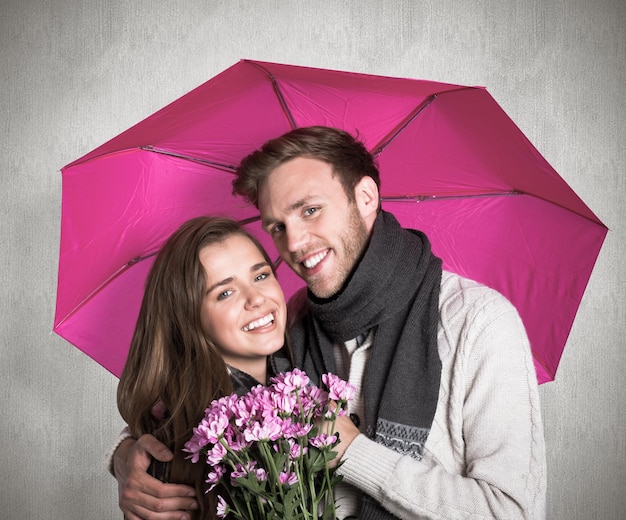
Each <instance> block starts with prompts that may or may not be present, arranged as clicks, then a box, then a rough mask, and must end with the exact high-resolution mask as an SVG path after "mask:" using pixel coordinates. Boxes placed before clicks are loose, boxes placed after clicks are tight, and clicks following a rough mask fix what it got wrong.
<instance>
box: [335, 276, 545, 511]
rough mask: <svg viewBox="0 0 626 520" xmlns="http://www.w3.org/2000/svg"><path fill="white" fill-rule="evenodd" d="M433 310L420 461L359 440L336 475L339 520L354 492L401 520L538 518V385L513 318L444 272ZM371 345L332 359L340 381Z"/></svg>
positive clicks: (479, 289) (355, 369) (541, 493)
mask: <svg viewBox="0 0 626 520" xmlns="http://www.w3.org/2000/svg"><path fill="white" fill-rule="evenodd" d="M439 306H440V321H439V330H438V346H439V354H440V356H441V362H442V372H441V389H440V393H439V400H438V404H437V410H436V412H435V417H434V422H433V425H432V429H431V432H430V435H429V437H428V440H427V442H426V446H425V453H424V457H423V459H422V460H421V461H419V460H416V459H414V458H412V457H410V456H407V455H405V456H403V455H401V454H398V453H396V452H394V451H392V450H391V449H389V448H386V447H384V446H382V445H380V444H376V443H375V442H373V441H371V440H369V439H368V438H367V437H366V436H365V435H363V434H362V435H359V436H358V437H357V438H356V439H355V440H354V441H353V442H352V444H351V445H350V446H349V448H348V450H347V451H346V453H345V455H344V457H343V465H342V466H341V467H340V469H339V472H340V473H341V474H342V475H343V477H344V482H345V483H347V484H349V485H351V486H354V487H351V486H349V485H348V486H344V489H343V490H342V492H340V493H339V495H343V494H344V493H346V492H347V496H345V497H344V498H343V499H340V501H339V505H341V504H342V503H343V507H340V508H339V510H338V513H339V516H344V515H349V514H354V510H353V508H354V507H355V501H354V498H356V497H355V496H354V495H355V493H358V492H357V490H356V489H355V487H356V488H358V489H359V490H361V491H363V492H365V493H367V494H368V495H370V496H371V497H373V498H375V499H376V500H377V501H379V502H380V503H381V504H382V505H383V506H384V507H385V508H387V509H388V510H389V511H391V512H392V513H393V514H394V515H396V516H398V517H399V518H403V519H419V518H438V519H479V518H480V519H483V518H497V519H514V518H524V519H531V518H532V519H540V518H545V499H546V462H545V444H544V436H543V426H542V420H541V410H540V404H539V396H538V388H537V377H536V373H535V370H534V366H533V360H532V356H531V353H530V348H529V344H528V339H527V336H526V332H525V330H524V327H523V325H522V323H521V320H520V318H519V315H518V313H517V311H516V310H515V308H514V307H513V306H512V305H511V304H510V303H509V302H508V300H506V299H505V298H504V297H503V296H501V295H500V294H499V293H497V292H496V291H493V290H492V289H489V288H487V287H485V286H483V285H480V284H478V283H476V282H473V281H471V280H468V279H465V278H461V277H459V276H457V275H455V274H452V273H448V272H445V271H444V273H443V278H442V284H441V294H440V302H439ZM371 339H372V338H371V336H370V337H369V338H368V341H366V344H364V345H363V347H361V349H365V350H364V351H363V352H365V355H354V354H353V355H352V358H351V359H352V361H351V364H350V367H347V366H346V353H345V352H343V353H340V354H338V356H337V357H338V358H339V359H338V361H339V365H338V366H339V367H340V371H345V372H344V374H345V375H344V377H347V374H350V375H351V376H353V377H354V375H355V374H357V376H356V377H357V378H359V375H358V374H362V373H363V366H359V365H362V364H364V363H365V362H366V361H367V351H368V348H367V347H368V346H369V345H371ZM361 349H358V350H356V351H355V352H358V351H359V350H361ZM341 358H343V359H341ZM357 383H359V381H357ZM360 383H362V384H359V385H358V386H359V387H364V386H366V385H367V381H360ZM359 400H360V398H359V396H357V399H356V404H357V408H360V407H359V404H358V403H359ZM353 411H354V410H353ZM361 423H364V421H361ZM361 426H363V424H361ZM351 495H352V496H351ZM351 499H352V500H351Z"/></svg>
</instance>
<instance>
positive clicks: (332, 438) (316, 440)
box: [309, 433, 338, 450]
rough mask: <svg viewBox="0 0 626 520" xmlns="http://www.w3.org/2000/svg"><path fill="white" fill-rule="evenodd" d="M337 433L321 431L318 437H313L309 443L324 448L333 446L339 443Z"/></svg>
mask: <svg viewBox="0 0 626 520" xmlns="http://www.w3.org/2000/svg"><path fill="white" fill-rule="evenodd" d="M337 439H338V438H337V435H336V434H335V435H328V434H327V433H320V434H319V435H318V436H317V437H311V438H310V439H309V443H310V444H311V446H313V447H315V448H318V449H320V450H323V449H325V448H332V447H333V446H334V445H335V444H336V443H337Z"/></svg>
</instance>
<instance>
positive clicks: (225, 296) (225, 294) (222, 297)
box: [217, 289, 233, 300]
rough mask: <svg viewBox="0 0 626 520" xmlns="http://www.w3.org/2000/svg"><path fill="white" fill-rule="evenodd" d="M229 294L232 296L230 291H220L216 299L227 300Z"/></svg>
mask: <svg viewBox="0 0 626 520" xmlns="http://www.w3.org/2000/svg"><path fill="white" fill-rule="evenodd" d="M231 294H233V291H231V290H230V289H227V290H226V291H222V292H221V293H219V294H218V295H217V299H218V300H223V299H224V298H228V297H229V296H230V295H231Z"/></svg>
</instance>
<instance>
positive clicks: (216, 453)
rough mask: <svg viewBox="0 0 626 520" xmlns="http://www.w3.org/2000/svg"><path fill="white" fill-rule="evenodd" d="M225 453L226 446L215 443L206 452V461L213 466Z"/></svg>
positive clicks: (220, 460)
mask: <svg viewBox="0 0 626 520" xmlns="http://www.w3.org/2000/svg"><path fill="white" fill-rule="evenodd" d="M226 453H227V451H226V448H225V447H224V446H223V445H222V444H216V445H215V446H213V448H211V449H210V450H209V451H208V452H207V454H206V461H207V463H208V464H210V465H211V466H215V465H216V464H219V463H220V462H222V460H224V457H225V456H226Z"/></svg>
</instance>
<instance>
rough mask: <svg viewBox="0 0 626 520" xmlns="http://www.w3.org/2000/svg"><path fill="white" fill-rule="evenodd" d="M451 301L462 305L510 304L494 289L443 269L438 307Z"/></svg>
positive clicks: (506, 305)
mask: <svg viewBox="0 0 626 520" xmlns="http://www.w3.org/2000/svg"><path fill="white" fill-rule="evenodd" d="M453 302H458V303H460V304H462V305H463V306H464V307H468V306H475V305H486V304H489V305H496V306H505V307H508V306H511V303H510V302H509V300H508V299H507V298H505V297H504V296H503V295H502V294H501V293H500V292H498V291H497V290H496V289H492V288H491V287H488V286H487V285H485V284H483V283H480V282H477V281H476V280H472V279H470V278H466V277H465V276H461V275H459V274H456V273H453V272H451V271H443V272H442V276H441V292H440V295H439V307H440V308H442V307H443V306H446V305H450V304H452V303H453Z"/></svg>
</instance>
